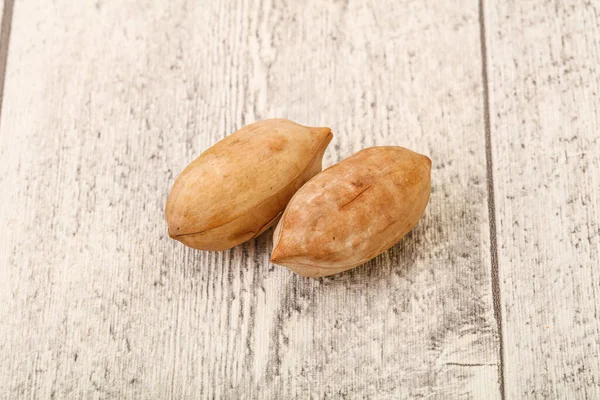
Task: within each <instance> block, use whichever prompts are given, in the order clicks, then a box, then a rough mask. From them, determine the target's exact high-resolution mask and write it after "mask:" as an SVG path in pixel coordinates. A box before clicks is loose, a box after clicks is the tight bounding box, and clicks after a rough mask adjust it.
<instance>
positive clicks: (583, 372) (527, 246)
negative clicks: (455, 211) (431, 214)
mask: <svg viewBox="0 0 600 400" xmlns="http://www.w3.org/2000/svg"><path fill="white" fill-rule="evenodd" d="M485 9H486V13H485V22H486V28H487V41H486V42H487V49H488V71H489V84H490V110H491V113H490V114H491V138H492V148H493V165H494V187H495V199H496V205H497V210H496V215H497V218H498V249H499V272H500V278H501V281H500V282H501V289H502V290H501V292H502V303H503V305H504V307H503V337H504V349H505V372H506V375H505V378H506V391H507V397H508V398H515V399H517V398H539V399H548V398H564V399H583V398H586V399H597V398H600V319H599V318H600V315H599V314H598V310H599V309H600V270H599V269H598V266H599V265H600V255H599V249H600V225H599V223H600V111H599V110H600V97H599V92H600V77H599V75H598V66H600V51H599V49H600V48H599V45H600V20H599V16H600V4H599V3H598V2H593V1H592V2H579V1H575V0H568V1H546V0H537V1H516V0H515V1H507V0H505V1H487V2H486V8H485Z"/></svg>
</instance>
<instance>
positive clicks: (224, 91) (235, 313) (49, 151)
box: [0, 0, 591, 399]
mask: <svg viewBox="0 0 600 400" xmlns="http://www.w3.org/2000/svg"><path fill="white" fill-rule="evenodd" d="M275 116H277V117H284V118H290V119H293V120H296V121H298V122H300V123H303V124H307V125H312V126H323V125H326V126H330V127H332V128H333V130H334V134H335V135H336V136H335V138H334V142H333V143H332V145H331V146H330V149H329V150H328V152H327V153H326V158H325V165H331V164H332V163H334V162H336V161H339V160H341V159H342V158H344V157H347V156H349V155H350V154H352V153H353V152H356V151H358V150H359V149H361V148H363V147H367V146H372V145H386V144H389V145H402V146H405V147H408V148H411V149H414V150H415V151H418V152H421V153H423V154H427V155H429V156H430V157H431V159H432V160H433V164H434V169H433V173H432V186H433V193H432V197H431V202H430V205H429V207H428V210H427V212H426V215H425V217H424V218H423V220H422V221H421V222H420V223H419V225H418V226H417V228H416V229H415V230H414V231H413V233H412V234H410V235H409V236H408V237H406V238H405V239H403V240H402V241H401V243H400V244H398V245H397V246H395V247H394V248H393V249H392V250H390V251H388V252H387V253H385V254H383V255H381V256H380V257H377V258H376V259H375V260H373V261H372V262H369V263H368V264H367V265H365V266H363V267H359V268H357V269H355V270H352V271H350V272H347V273H344V274H341V275H337V276H334V277H331V278H325V279H318V280H311V279H305V278H301V277H299V276H297V275H294V274H292V273H291V272H289V271H287V270H286V269H284V268H280V267H276V266H274V265H271V264H270V263H269V262H268V259H269V253H270V251H271V248H272V239H271V237H270V235H268V234H267V235H263V236H261V237H260V238H258V239H257V240H254V241H252V242H249V243H247V244H245V245H242V246H240V247H238V248H235V249H233V250H231V251H226V252H222V253H209V252H199V251H193V250H190V249H187V248H185V247H183V246H182V245H180V244H179V243H177V242H174V241H172V240H170V239H169V238H168V236H167V230H166V223H165V222H164V216H163V208H164V204H165V201H166V198H167V194H168V191H169V189H170V187H171V184H172V182H173V180H174V178H175V177H176V176H177V174H178V173H179V172H180V171H181V170H182V169H183V167H184V166H185V165H186V164H187V163H188V162H189V161H190V160H192V159H193V158H194V157H195V156H196V155H198V154H199V153H200V152H201V151H202V150H204V149H206V148H207V147H208V146H210V145H212V144H214V143H215V142H216V141H218V140H219V139H222V138H223V137H224V136H225V135H226V134H228V133H230V132H233V131H235V130H237V129H239V128H240V127H242V126H243V125H245V124H248V123H250V122H253V121H255V120H258V119H263V118H267V117H275ZM483 132H484V124H483V100H482V80H481V57H480V42H479V24H478V8H477V3H476V1H471V0H469V1H467V0H462V1H455V2H452V4H449V3H448V2H441V1H437V0H425V1H409V0H402V1H392V0H385V1H377V2H371V1H367V0H357V1H347V0H338V1H335V0H331V1H318V0H308V1H305V2H296V1H283V0H282V1H276V2H273V1H269V0H263V1H255V0H245V1H240V2H236V3H235V5H233V4H232V3H230V2H226V1H208V0H207V1H184V0H176V1H171V2H166V1H165V2H154V1H149V0H136V1H130V2H116V1H100V0H98V1H96V2H91V1H81V2H73V1H69V0H56V1H53V2H49V1H45V0H22V1H19V2H18V3H17V5H16V7H15V10H14V19H13V32H12V37H11V43H10V53H9V62H8V69H7V79H6V86H5V93H4V105H3V109H2V120H1V124H0V159H1V160H2V163H1V164H0V165H1V167H0V168H1V170H0V187H2V191H1V192H0V222H1V223H2V225H3V229H2V230H0V264H1V265H2V268H0V304H1V307H0V320H1V321H2V324H0V337H1V338H2V340H1V341H0V393H3V394H4V393H7V394H8V397H11V398H17V397H18V398H21V397H23V398H24V397H28V398H57V399H58V398H117V397H126V398H174V399H184V398H257V399H258V398H260V399H287V398H352V399H354V398H367V397H370V398H378V399H397V398H427V399H447V398H478V399H494V398H499V397H500V390H499V368H498V364H499V354H498V349H499V345H498V333H497V330H496V322H495V321H494V314H493V309H492V295H491V282H490V255H489V247H490V243H489V221H488V210H487V190H486V168H485V142H484V135H483ZM590 287H591V286H590Z"/></svg>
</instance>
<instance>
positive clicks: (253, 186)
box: [165, 119, 333, 250]
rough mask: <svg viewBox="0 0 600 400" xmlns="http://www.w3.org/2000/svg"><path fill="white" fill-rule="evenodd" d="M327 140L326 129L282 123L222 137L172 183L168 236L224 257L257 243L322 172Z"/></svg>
mask: <svg viewBox="0 0 600 400" xmlns="http://www.w3.org/2000/svg"><path fill="white" fill-rule="evenodd" d="M332 137H333V135H332V133H331V129H329V128H310V127H306V126H303V125H299V124H297V123H295V122H292V121H289V120H285V119H270V120H265V121H260V122H256V123H253V124H251V125H248V126H246V127H244V128H242V129H240V130H239V131H237V132H235V133H233V134H231V135H229V136H228V137H226V138H225V139H223V140H221V141H220V142H218V143H217V144H215V145H214V146H213V147H211V148H209V149H208V150H206V151H205V152H204V153H202V154H201V155H200V156H199V157H198V158H196V159H195V160H194V161H193V162H192V163H191V164H189V165H188V166H187V167H186V168H185V169H184V170H183V172H182V173H181V175H180V176H179V177H178V178H177V179H176V181H175V183H174V185H173V188H172V190H171V193H170V195H169V199H168V200H167V205H166V210H165V216H166V219H167V224H168V227H169V236H171V237H172V238H173V239H176V240H179V241H180V242H182V243H183V244H185V245H187V246H190V247H193V248H196V249H201V250H225V249H229V248H231V247H234V246H236V245H238V244H241V243H243V242H245V241H247V240H250V239H252V238H254V237H256V236H258V235H260V234H261V233H262V232H264V231H265V230H267V229H268V228H269V227H270V226H271V225H273V224H274V223H275V222H277V219H278V217H279V216H281V214H282V213H283V210H284V209H285V206H286V205H287V203H288V202H289V200H290V199H291V197H292V196H293V195H294V193H295V192H296V191H297V190H298V189H299V188H300V187H301V186H302V185H303V184H304V183H305V182H307V181H308V180H309V179H310V178H312V177H313V176H314V175H316V174H317V173H318V172H320V171H321V160H322V158H323V153H324V152H325V148H326V147H327V145H328V144H329V142H330V141H331V139H332Z"/></svg>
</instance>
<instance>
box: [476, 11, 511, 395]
mask: <svg viewBox="0 0 600 400" xmlns="http://www.w3.org/2000/svg"><path fill="white" fill-rule="evenodd" d="M483 2H484V0H479V41H480V43H481V78H482V81H483V120H484V126H485V132H484V136H485V163H486V170H487V189H488V212H489V226H490V258H491V268H492V270H491V275H492V302H493V305H494V317H495V318H496V324H497V329H498V342H499V343H498V346H499V350H498V351H499V353H500V354H499V356H500V364H499V365H498V377H499V385H500V397H501V398H502V400H504V399H505V398H506V396H505V389H504V335H503V332H502V303H501V296H500V275H499V271H498V239H497V237H496V202H495V198H494V166H493V163H492V128H491V122H490V92H489V90H490V89H489V82H488V65H487V47H486V43H485V38H486V32H485V10H484V4H483Z"/></svg>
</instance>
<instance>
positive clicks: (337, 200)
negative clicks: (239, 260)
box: [271, 146, 431, 277]
mask: <svg viewBox="0 0 600 400" xmlns="http://www.w3.org/2000/svg"><path fill="white" fill-rule="evenodd" d="M430 175H431V160H430V159H429V158H428V157H426V156H424V155H421V154H418V153H415V152H413V151H411V150H408V149H405V148H403V147H395V146H389V147H371V148H368V149H365V150H362V151H359V152H358V153H356V154H354V155H352V156H351V157H349V158H347V159H345V160H343V161H341V162H340V163H338V164H335V165H333V166H332V167H330V168H327V169H326V170H324V171H323V172H321V173H319V174H318V175H317V176H315V177H314V178H313V179H311V180H310V181H309V182H308V183H306V185H304V186H303V187H302V188H301V189H300V190H299V191H298V192H297V193H296V194H295V195H294V197H293V198H292V200H290V202H289V204H288V206H287V208H286V210H285V212H284V214H283V216H282V218H281V220H280V221H279V224H278V225H277V228H276V230H275V232H274V236H273V241H274V249H273V254H272V256H271V261H272V262H274V263H275V264H279V265H283V266H286V267H288V268H289V269H291V270H292V271H294V272H296V273H298V274H300V275H303V276H315V277H316V276H327V275H332V274H336V273H338V272H342V271H345V270H348V269H351V268H354V267H356V266H358V265H361V264H363V263H365V262H366V261H368V260H370V259H372V258H373V257H375V256H377V255H378V254H381V253H382V252H384V251H386V250H387V249H389V248H390V247H392V246H393V245H394V244H395V243H397V242H398V241H399V240H400V239H401V238H402V237H403V236H404V235H406V234H407V233H408V232H409V231H410V230H411V229H412V228H413V227H414V226H415V225H416V224H417V222H418V221H419V219H420V218H421V216H422V215H423V213H424V212H425V208H426V206H427V203H428V201H429V194H430V192H431V183H430Z"/></svg>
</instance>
